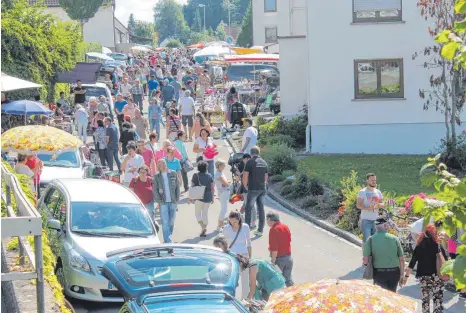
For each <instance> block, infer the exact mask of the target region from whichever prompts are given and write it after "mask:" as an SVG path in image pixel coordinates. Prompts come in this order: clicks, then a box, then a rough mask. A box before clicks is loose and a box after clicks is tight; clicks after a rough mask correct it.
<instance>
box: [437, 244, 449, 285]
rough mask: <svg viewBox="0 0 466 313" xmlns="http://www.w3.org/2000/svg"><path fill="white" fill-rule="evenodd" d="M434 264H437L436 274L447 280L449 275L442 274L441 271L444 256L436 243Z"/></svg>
mask: <svg viewBox="0 0 466 313" xmlns="http://www.w3.org/2000/svg"><path fill="white" fill-rule="evenodd" d="M436 264H437V274H438V276H439V277H440V279H441V280H443V281H449V280H450V276H449V275H445V274H442V272H441V270H442V266H443V265H444V264H445V258H444V257H443V253H442V250H441V249H440V245H438V252H437V260H436Z"/></svg>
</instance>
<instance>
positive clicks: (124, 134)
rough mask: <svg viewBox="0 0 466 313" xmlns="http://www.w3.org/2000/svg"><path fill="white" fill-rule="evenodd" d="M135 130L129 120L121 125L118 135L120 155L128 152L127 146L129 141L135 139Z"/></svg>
mask: <svg viewBox="0 0 466 313" xmlns="http://www.w3.org/2000/svg"><path fill="white" fill-rule="evenodd" d="M136 140H137V136H136V130H135V129H134V128H133V125H132V124H131V123H130V122H124V123H123V124H122V125H121V136H120V150H121V155H125V154H127V153H128V150H127V148H126V147H127V146H128V143H129V142H130V141H136Z"/></svg>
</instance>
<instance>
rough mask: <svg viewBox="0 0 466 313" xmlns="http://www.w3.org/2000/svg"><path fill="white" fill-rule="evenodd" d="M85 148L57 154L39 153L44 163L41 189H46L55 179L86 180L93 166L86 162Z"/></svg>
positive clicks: (38, 155)
mask: <svg viewBox="0 0 466 313" xmlns="http://www.w3.org/2000/svg"><path fill="white" fill-rule="evenodd" d="M83 149H84V146H83V147H79V148H77V149H76V150H74V151H65V152H61V153H56V154H47V153H39V154H37V157H38V158H39V159H40V160H41V161H42V163H44V168H43V169H42V173H41V176H40V187H41V188H45V187H47V185H48V184H49V183H50V182H51V181H52V180H54V179H59V178H86V177H87V173H88V171H89V167H92V166H93V164H92V163H91V162H90V161H88V160H86V158H85V156H84V152H83Z"/></svg>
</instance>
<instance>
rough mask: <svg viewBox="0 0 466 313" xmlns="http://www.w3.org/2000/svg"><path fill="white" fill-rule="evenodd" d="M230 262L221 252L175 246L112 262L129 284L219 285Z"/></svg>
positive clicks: (227, 273)
mask: <svg viewBox="0 0 466 313" xmlns="http://www.w3.org/2000/svg"><path fill="white" fill-rule="evenodd" d="M232 267H233V264H232V262H231V261H230V258H229V257H228V256H227V255H226V254H225V255H222V254H215V255H214V254H208V253H206V252H205V251H195V250H192V249H176V250H171V251H165V250H163V251H160V250H157V251H156V252H154V254H153V255H148V254H147V253H142V254H141V256H140V257H134V258H131V257H128V258H126V259H123V260H121V261H118V262H117V263H116V268H117V269H118V271H119V272H120V274H121V275H122V276H123V277H124V279H125V281H126V282H128V283H129V284H131V285H132V286H137V287H143V286H145V287H153V286H157V285H170V284H190V283H191V284H220V285H226V284H227V282H228V281H229V280H230V277H231V272H232Z"/></svg>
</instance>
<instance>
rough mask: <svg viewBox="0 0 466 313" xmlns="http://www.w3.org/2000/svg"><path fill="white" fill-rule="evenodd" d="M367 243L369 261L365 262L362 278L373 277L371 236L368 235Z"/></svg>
mask: <svg viewBox="0 0 466 313" xmlns="http://www.w3.org/2000/svg"><path fill="white" fill-rule="evenodd" d="M369 245H370V247H371V255H369V261H368V262H367V266H366V269H365V270H364V274H363V275H362V278H364V279H373V278H374V263H373V262H374V256H373V253H374V251H373V250H372V237H369Z"/></svg>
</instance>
